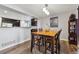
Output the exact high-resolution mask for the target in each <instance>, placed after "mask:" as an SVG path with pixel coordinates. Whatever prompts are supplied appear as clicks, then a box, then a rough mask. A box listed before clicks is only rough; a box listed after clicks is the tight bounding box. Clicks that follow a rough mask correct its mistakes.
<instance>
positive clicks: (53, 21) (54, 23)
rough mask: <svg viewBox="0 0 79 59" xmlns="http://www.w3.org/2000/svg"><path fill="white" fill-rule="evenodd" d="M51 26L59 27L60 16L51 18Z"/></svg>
mask: <svg viewBox="0 0 79 59" xmlns="http://www.w3.org/2000/svg"><path fill="white" fill-rule="evenodd" d="M50 27H58V17H52V18H50Z"/></svg>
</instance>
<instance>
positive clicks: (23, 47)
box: [0, 40, 77, 54]
mask: <svg viewBox="0 0 79 59" xmlns="http://www.w3.org/2000/svg"><path fill="white" fill-rule="evenodd" d="M43 50H44V49H43V47H41V51H40V52H39V51H38V50H37V47H34V49H33V53H31V52H30V41H27V42H24V43H22V44H19V45H17V46H14V47H11V48H8V49H5V50H3V51H0V54H43ZM76 52H77V51H76V50H75V49H74V48H71V47H70V46H69V44H68V42H67V41H63V40H62V41H61V54H74V53H76Z"/></svg>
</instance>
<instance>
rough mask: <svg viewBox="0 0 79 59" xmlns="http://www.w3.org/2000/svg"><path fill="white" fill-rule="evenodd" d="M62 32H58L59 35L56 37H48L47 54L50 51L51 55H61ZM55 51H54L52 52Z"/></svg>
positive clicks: (46, 43) (46, 40)
mask: <svg viewBox="0 0 79 59" xmlns="http://www.w3.org/2000/svg"><path fill="white" fill-rule="evenodd" d="M61 31H62V30H59V31H58V32H57V34H56V35H55V37H53V38H52V37H47V38H46V39H45V53H46V52H47V50H48V51H50V52H51V53H56V54H59V53H60V39H59V37H60V33H61ZM52 50H53V51H52Z"/></svg>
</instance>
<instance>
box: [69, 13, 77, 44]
mask: <svg viewBox="0 0 79 59" xmlns="http://www.w3.org/2000/svg"><path fill="white" fill-rule="evenodd" d="M75 17H76V16H75V14H71V16H70V18H69V21H68V33H69V37H68V39H69V44H74V45H77V19H76V18H75Z"/></svg>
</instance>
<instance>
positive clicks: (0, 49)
mask: <svg viewBox="0 0 79 59" xmlns="http://www.w3.org/2000/svg"><path fill="white" fill-rule="evenodd" d="M29 40H30V39H29ZM29 40H28V39H26V40H24V41H21V42H17V43H14V44H12V45H9V46H6V47H4V48H0V51H2V50H4V49H7V48H10V47H13V46H16V45H18V44H21V43H23V42H26V41H29Z"/></svg>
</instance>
